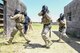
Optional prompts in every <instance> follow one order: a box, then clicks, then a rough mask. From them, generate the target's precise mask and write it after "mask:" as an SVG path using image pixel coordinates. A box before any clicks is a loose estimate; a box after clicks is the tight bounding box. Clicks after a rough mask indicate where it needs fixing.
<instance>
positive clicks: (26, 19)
mask: <svg viewBox="0 0 80 53" xmlns="http://www.w3.org/2000/svg"><path fill="white" fill-rule="evenodd" d="M29 22H30V18H29V17H28V16H26V17H25V21H24V24H28V23H29Z"/></svg>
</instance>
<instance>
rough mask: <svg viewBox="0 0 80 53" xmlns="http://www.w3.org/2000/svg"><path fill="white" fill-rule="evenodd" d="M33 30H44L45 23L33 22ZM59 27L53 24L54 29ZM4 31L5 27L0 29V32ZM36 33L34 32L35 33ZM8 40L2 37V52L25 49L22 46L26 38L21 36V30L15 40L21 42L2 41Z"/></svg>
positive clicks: (7, 52) (0, 47) (0, 45)
mask: <svg viewBox="0 0 80 53" xmlns="http://www.w3.org/2000/svg"><path fill="white" fill-rule="evenodd" d="M32 27H33V30H34V31H35V30H42V28H43V25H42V24H40V23H33V24H32ZM56 29H58V25H52V30H56ZM1 31H3V29H2V28H1V29H0V32H1ZM33 35H34V34H33ZM4 41H7V40H6V39H3V38H0V51H1V52H0V53H15V52H16V53H17V51H18V50H21V51H22V50H24V49H23V48H22V46H23V43H24V42H25V40H23V38H22V37H20V36H19V32H18V33H17V34H16V35H15V37H14V40H13V42H21V43H16V44H11V45H4V44H2V42H4Z"/></svg>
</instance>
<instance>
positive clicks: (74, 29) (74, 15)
mask: <svg viewBox="0 0 80 53" xmlns="http://www.w3.org/2000/svg"><path fill="white" fill-rule="evenodd" d="M64 14H65V17H66V19H67V33H68V34H70V35H74V36H77V37H78V36H79V37H80V27H79V26H80V0H73V1H72V2H70V3H69V4H68V5H66V6H65V7H64Z"/></svg>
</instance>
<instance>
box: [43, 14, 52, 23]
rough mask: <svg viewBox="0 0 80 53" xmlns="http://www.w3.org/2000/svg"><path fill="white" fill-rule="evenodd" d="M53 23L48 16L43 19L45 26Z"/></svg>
mask: <svg viewBox="0 0 80 53" xmlns="http://www.w3.org/2000/svg"><path fill="white" fill-rule="evenodd" d="M51 22H52V20H51V18H50V17H49V16H48V15H47V14H45V15H44V16H43V18H42V23H43V24H49V23H51Z"/></svg>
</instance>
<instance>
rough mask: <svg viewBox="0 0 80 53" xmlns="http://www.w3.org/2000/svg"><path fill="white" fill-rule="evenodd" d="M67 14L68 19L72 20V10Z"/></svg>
mask: <svg viewBox="0 0 80 53" xmlns="http://www.w3.org/2000/svg"><path fill="white" fill-rule="evenodd" d="M67 16H68V20H69V21H72V17H71V12H69V13H67Z"/></svg>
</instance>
